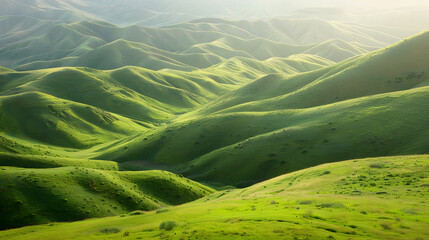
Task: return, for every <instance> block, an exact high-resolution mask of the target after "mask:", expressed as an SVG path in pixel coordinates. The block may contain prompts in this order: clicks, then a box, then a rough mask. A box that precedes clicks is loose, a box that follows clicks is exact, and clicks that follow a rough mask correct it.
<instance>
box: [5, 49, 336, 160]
mask: <svg viewBox="0 0 429 240" xmlns="http://www.w3.org/2000/svg"><path fill="white" fill-rule="evenodd" d="M332 64H333V62H331V61H329V60H326V59H323V58H320V57H315V56H310V55H296V56H292V57H291V58H273V59H269V60H267V61H257V60H252V59H247V58H233V59H231V60H230V61H225V62H224V63H220V64H216V65H214V66H213V67H210V68H206V69H201V70H195V71H191V72H186V71H172V70H165V71H152V70H148V69H143V68H138V67H124V68H119V69H115V70H111V71H102V70H95V69H90V68H52V69H43V70H34V71H19V72H14V71H11V70H8V69H2V70H1V73H0V91H1V95H0V109H1V110H2V113H3V114H2V115H1V116H0V118H1V121H0V122H1V123H0V129H1V131H2V135H3V136H4V137H5V142H7V140H6V138H8V136H12V137H17V138H21V139H31V140H36V141H37V142H39V143H44V144H50V145H57V146H62V147H69V148H88V147H92V146H95V145H98V144H102V143H105V142H108V141H112V140H116V139H119V138H123V137H125V136H130V135H133V134H136V133H140V132H144V131H146V130H147V129H151V128H154V127H156V126H159V125H161V124H164V123H168V122H169V121H171V120H172V119H174V118H175V117H176V116H178V115H180V114H183V113H186V112H189V111H192V110H195V109H197V108H198V107H201V106H202V105H204V104H206V103H208V102H209V101H212V100H214V99H217V98H218V97H219V96H222V95H224V94H226V93H227V92H229V91H231V90H233V89H237V88H238V87H240V86H241V85H243V84H246V83H248V82H249V81H252V80H254V79H258V78H260V77H261V76H264V75H266V74H270V73H279V72H283V73H289V74H296V73H299V72H305V71H312V70H316V69H320V68H323V67H326V66H330V65H332ZM11 141H12V140H11ZM9 145H10V144H9ZM24 145H25V144H24ZM11 148H12V150H11V152H16V153H28V151H27V152H24V151H22V149H21V150H18V148H17V149H16V151H13V147H11V146H8V147H7V146H6V145H4V146H3V147H2V150H3V151H5V149H6V150H7V149H11ZM34 153H35V152H34V151H33V154H34Z"/></svg>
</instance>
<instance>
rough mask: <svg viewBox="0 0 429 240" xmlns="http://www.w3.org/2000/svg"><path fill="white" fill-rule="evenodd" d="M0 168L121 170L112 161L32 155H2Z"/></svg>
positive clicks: (0, 156) (0, 154)
mask: <svg viewBox="0 0 429 240" xmlns="http://www.w3.org/2000/svg"><path fill="white" fill-rule="evenodd" d="M0 166H11V167H19V168H56V167H72V166H73V167H85V168H92V169H100V170H111V171H118V170H119V166H118V163H117V162H112V161H101V160H89V159H70V158H60V157H50V156H49V157H48V156H38V155H30V154H27V155H20V154H11V153H0Z"/></svg>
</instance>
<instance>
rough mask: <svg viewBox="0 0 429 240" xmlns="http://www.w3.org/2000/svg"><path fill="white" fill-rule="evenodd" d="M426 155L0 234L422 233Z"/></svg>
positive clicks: (321, 170) (352, 164) (319, 170)
mask: <svg viewBox="0 0 429 240" xmlns="http://www.w3.org/2000/svg"><path fill="white" fill-rule="evenodd" d="M427 159H428V156H427V155H422V156H406V157H389V158H375V159H361V160H353V161H346V162H341V163H332V164H326V165H322V166H318V167H314V168H309V169H305V170H301V171H298V172H294V173H290V174H287V175H283V176H279V177H277V178H274V179H271V180H269V181H266V182H262V183H259V184H257V185H254V186H252V187H249V188H244V189H236V190H224V191H220V192H216V193H213V194H211V195H209V196H206V197H204V198H202V199H200V200H198V201H195V202H192V203H188V204H184V205H182V206H177V207H169V208H166V209H164V211H163V212H159V211H158V212H156V211H152V212H146V213H143V214H142V215H134V214H130V215H127V216H121V217H109V218H103V219H92V220H86V221H82V222H75V223H55V224H50V225H41V226H34V227H25V228H22V229H16V230H9V231H3V232H0V238H3V239H22V238H25V239H40V238H43V239H55V238H56V237H58V236H59V234H60V235H61V237H62V238H64V239H83V238H91V239H120V238H124V239H127V238H135V239H196V238H198V239H231V238H240V239H279V238H281V239H299V238H304V239H350V238H351V239H413V240H414V239H425V238H426V237H427V236H428V235H429V232H428V230H427V228H426V226H427V224H428V222H429V219H428V208H427V205H428V202H427V197H428V192H427V188H428V180H429V179H428V168H427Z"/></svg>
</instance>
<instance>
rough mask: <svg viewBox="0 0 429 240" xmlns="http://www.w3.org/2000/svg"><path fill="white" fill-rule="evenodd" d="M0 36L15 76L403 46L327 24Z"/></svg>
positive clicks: (214, 24) (7, 29)
mask: <svg viewBox="0 0 429 240" xmlns="http://www.w3.org/2000/svg"><path fill="white" fill-rule="evenodd" d="M0 28H1V29H2V30H3V31H2V32H3V33H2V34H1V35H0V66H4V67H9V68H13V69H15V70H35V69H44V68H53V67H65V66H68V67H90V68H96V69H101V70H111V69H116V68H120V67H124V66H128V65H133V66H139V67H144V68H148V69H151V70H161V69H175V70H183V71H192V70H196V69H204V68H208V67H210V66H213V65H216V64H219V63H222V62H224V61H226V60H228V59H231V58H234V57H246V58H250V59H256V60H260V61H264V60H267V59H269V58H273V57H282V58H286V57H290V56H292V55H295V54H312V55H315V56H319V57H323V58H326V59H329V60H332V61H335V62H340V61H342V60H345V59H347V58H350V57H353V56H357V55H361V54H365V53H368V52H370V51H373V50H376V49H378V48H380V47H385V46H387V45H389V44H392V43H395V42H397V41H399V40H400V39H401V38H400V37H398V36H397V35H396V36H395V33H393V32H392V31H389V33H384V32H383V29H382V28H377V29H376V30H374V29H373V27H370V26H368V27H364V26H358V25H354V24H349V25H347V24H342V23H339V22H333V21H326V20H322V19H270V20H252V21H251V20H246V21H244V20H243V21H229V20H223V19H202V20H198V21H194V22H191V23H187V24H179V25H172V26H167V27H164V28H148V27H142V26H136V25H133V26H128V27H118V26H116V25H113V24H110V23H107V22H103V21H97V20H83V21H78V22H73V23H63V22H61V21H51V20H49V21H48V20H41V19H36V18H31V17H26V16H2V17H0ZM297 29H299V30H297ZM177 38H180V39H181V41H176V39H177Z"/></svg>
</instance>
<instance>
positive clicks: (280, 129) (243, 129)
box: [96, 33, 429, 186]
mask: <svg viewBox="0 0 429 240" xmlns="http://www.w3.org/2000/svg"><path fill="white" fill-rule="evenodd" d="M427 36H428V33H423V34H421V35H418V36H416V37H414V38H411V39H408V40H405V41H403V42H402V43H399V44H398V45H395V46H392V47H390V48H388V49H385V50H382V51H379V52H376V53H373V54H369V55H367V56H364V57H361V58H358V59H352V60H349V61H346V62H344V63H340V64H338V65H335V66H332V67H328V68H324V69H321V70H316V71H313V72H310V73H305V74H298V75H295V76H293V75H292V76H289V77H286V76H284V75H281V74H276V75H269V76H267V77H264V78H262V79H260V80H257V81H254V82H252V83H250V84H248V85H246V86H244V87H242V88H240V89H238V90H236V91H233V92H231V93H230V94H227V95H226V96H223V97H222V98H220V99H219V100H218V101H214V103H210V104H208V105H206V107H203V108H202V110H201V109H199V110H196V111H195V112H192V113H189V114H185V115H183V116H181V118H179V119H178V121H176V122H174V123H172V124H170V125H169V126H167V127H165V128H158V129H156V130H153V131H149V132H147V133H145V134H142V135H141V136H137V137H136V138H135V139H130V140H128V142H127V141H125V142H124V141H122V142H120V143H118V144H117V145H116V146H115V145H113V147H112V148H111V149H109V150H107V151H106V152H104V153H101V154H100V155H99V156H97V157H96V158H99V159H112V160H116V161H120V162H125V163H126V164H130V165H132V166H135V167H140V168H145V167H148V166H153V165H154V166H158V167H163V168H164V169H166V170H171V171H175V172H180V173H182V174H184V175H185V176H188V177H191V178H193V179H196V180H199V181H208V182H210V181H211V182H217V183H221V184H224V185H225V184H233V185H236V186H248V185H249V184H252V183H254V182H258V181H261V180H265V179H268V178H271V177H274V176H277V175H279V174H282V173H286V172H290V171H293V170H298V169H302V168H306V167H309V166H314V165H317V164H320V163H324V162H327V161H333V160H334V161H341V160H346V159H351V158H360V157H367V156H386V155H397V154H413V153H419V154H423V153H427V148H426V147H425V146H426V145H427V144H428V143H427V139H426V138H425V137H424V136H425V134H427V133H426V132H425V131H422V129H425V127H424V125H425V123H426V122H427V121H428V116H429V115H428V112H427V111H426V108H427V106H428V105H427V101H426V99H427V97H428V96H429V95H428V94H429V87H427V85H428V83H429V82H428V80H429V79H428V78H427V74H426V72H427V71H428V67H429V66H428V65H427V63H428V61H427V54H426V53H425V51H424V50H422V49H428V48H427V47H426V46H427V44H428V42H429V41H427ZM397 56H402V57H401V58H398V57H397ZM386 68H387V69H386ZM386 70H388V71H386ZM359 73H360V74H359ZM425 86H426V87H425ZM264 99H268V100H264ZM287 100H289V102H287ZM241 103H245V104H241ZM415 113H419V114H418V115H416V114H415ZM362 129H365V130H364V131H363V130H362ZM125 146H126V147H127V150H123V148H124V147H125ZM190 146H191V147H190ZM357 149H359V150H357ZM171 153H174V154H171ZM280 159H282V160H280ZM284 159H288V160H284ZM237 168H240V169H241V170H240V172H239V173H237V172H236V171H235V169H237ZM260 169H264V171H260Z"/></svg>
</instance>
